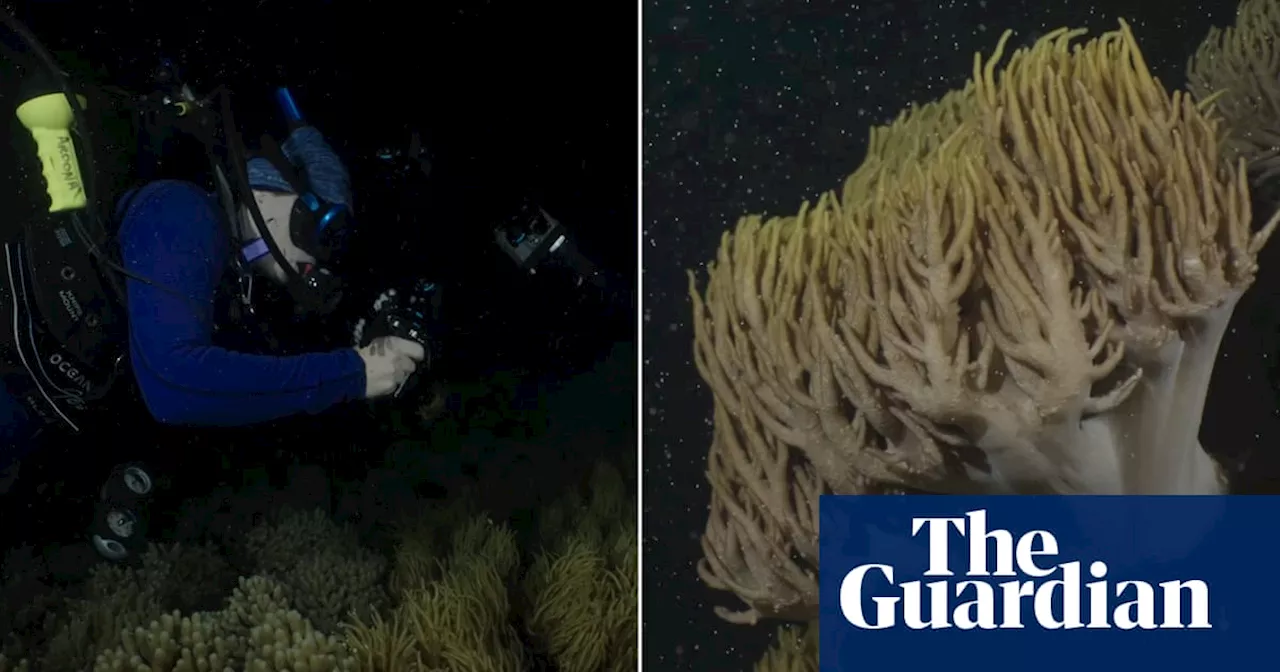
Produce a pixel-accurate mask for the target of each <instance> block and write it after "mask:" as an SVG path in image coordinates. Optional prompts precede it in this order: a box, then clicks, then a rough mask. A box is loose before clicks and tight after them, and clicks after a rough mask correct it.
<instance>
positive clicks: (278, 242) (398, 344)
mask: <svg viewBox="0 0 1280 672" xmlns="http://www.w3.org/2000/svg"><path fill="white" fill-rule="evenodd" d="M0 22H3V24H4V25H5V26H6V27H7V28H8V29H9V31H10V32H11V33H13V34H14V35H17V36H18V37H19V38H20V39H21V41H22V42H23V43H24V44H25V46H26V50H25V51H18V50H15V49H13V48H12V47H8V46H7V45H6V46H5V48H4V51H3V54H0V55H3V56H7V57H8V58H9V60H13V61H16V64H17V65H18V66H19V67H18V70H21V71H22V80H23V81H22V85H21V88H20V91H19V92H20V94H21V95H20V100H21V101H22V102H21V104H20V105H18V106H17V117H18V120H19V121H20V122H21V124H22V125H23V126H24V127H25V128H26V129H27V131H28V132H29V133H30V137H31V139H32V140H34V145H35V153H36V154H37V155H38V156H39V158H40V165H41V170H42V173H43V178H44V187H45V191H46V192H47V195H48V201H47V203H48V205H47V207H42V208H41V211H40V212H38V213H36V214H37V215H38V216H33V217H29V218H27V219H26V220H25V221H23V222H22V224H21V226H20V230H19V231H18V232H16V235H12V236H10V235H8V234H6V240H4V241H3V254H4V258H3V267H4V268H3V271H2V272H0V308H3V315H4V318H5V322H7V323H8V324H6V325H5V327H6V328H5V329H3V330H0V494H3V493H4V491H5V490H7V489H8V488H9V486H10V485H12V482H13V480H14V479H15V478H16V476H17V472H18V469H17V467H18V466H19V465H20V464H21V462H20V459H21V458H22V457H23V456H24V455H26V454H29V453H30V452H32V451H34V450H36V449H37V447H38V446H39V445H41V444H43V443H45V442H48V441H50V440H56V439H53V438H52V437H57V436H60V432H64V431H65V432H70V433H72V434H75V433H80V432H81V431H82V429H83V427H84V426H86V425H87V423H89V422H92V421H93V419H94V417H95V415H96V417H100V416H101V415H103V413H102V411H103V410H104V409H102V408H101V406H102V400H103V399H104V398H105V397H106V395H107V393H108V392H109V391H110V389H111V388H112V387H113V386H114V385H113V384H114V383H115V380H116V378H117V376H118V375H119V374H120V373H121V370H122V369H124V368H125V367H126V366H127V367H128V368H129V369H131V371H132V374H133V377H134V379H135V380H136V381H137V390H138V393H139V395H140V397H141V399H142V401H143V402H144V404H145V406H146V408H147V409H148V410H149V412H150V414H151V416H152V417H154V418H155V419H156V420H157V421H159V422H160V423H164V424H172V425H185V426H244V425H251V424H257V423H262V422H266V421H270V420H275V419H279V418H284V417H288V416H292V415H298V414H316V413H321V412H323V411H325V410H327V409H329V408H332V407H334V406H336V405H338V404H341V403H343V402H346V401H352V400H362V399H373V398H378V397H385V396H388V395H392V394H396V393H398V392H399V391H400V390H402V389H403V388H404V387H405V385H406V383H407V382H408V380H409V378H410V377H411V376H412V375H413V374H414V373H415V371H417V370H418V368H419V365H420V364H429V353H430V351H431V349H432V348H431V345H432V338H433V335H432V334H433V330H434V328H435V325H434V324H432V323H431V320H432V318H433V316H434V315H435V313H434V312H433V309H434V308H438V296H435V295H434V294H435V285H434V284H433V283H430V282H425V281H421V282H416V283H414V284H413V285H412V286H411V287H409V288H407V291H404V292H399V293H397V292H394V291H393V292H390V293H388V294H385V295H384V297H383V299H382V300H381V301H380V302H379V304H378V305H377V306H376V307H375V311H374V314H373V315H371V319H370V320H369V321H368V323H367V324H362V325H361V336H360V341H359V342H355V343H348V344H344V345H343V346H342V347H336V348H329V349H325V350H320V351H312V352H302V353H290V354H283V355H282V354H274V353H271V352H270V348H266V349H243V348H237V347H235V345H234V343H236V342H237V340H238V341H239V342H240V343H244V342H245V341H246V339H243V338H240V339H237V338H236V335H237V334H240V333H242V332H243V331H244V330H245V324H246V322H253V323H255V324H256V325H257V326H258V327H260V328H261V330H262V331H263V332H269V331H270V325H269V324H268V323H267V322H268V321H267V320H266V319H264V318H260V317H259V316H258V315H257V314H256V312H257V303H258V302H257V295H258V294H262V293H264V290H265V289H266V287H264V286H263V285H265V284H274V285H277V286H279V287H281V288H283V289H284V290H285V291H284V292H283V294H284V295H285V296H287V297H288V299H289V300H290V302H291V303H292V305H293V307H294V312H295V313H297V314H299V315H305V316H306V317H307V318H309V319H319V320H324V319H325V318H326V316H328V315H330V314H331V313H332V312H333V310H334V309H335V307H336V306H337V304H338V303H339V302H340V300H341V298H342V295H343V291H342V284H341V282H340V281H339V278H338V276H337V275H336V274H335V273H333V272H332V271H331V270H330V268H331V266H332V265H334V264H335V263H336V262H337V257H338V256H339V255H340V253H341V251H342V248H343V244H344V242H345V241H346V239H347V238H348V236H349V233H350V229H351V227H352V223H353V219H354V217H353V214H352V210H351V203H352V198H351V194H350V180H349V175H348V173H347V170H346V168H345V167H344V166H343V164H342V162H341V161H340V160H339V158H338V157H337V155H336V154H335V153H334V151H333V150H332V149H331V148H330V146H329V144H328V143H327V142H326V141H325V139H324V138H323V137H322V135H321V134H320V132H319V131H318V130H317V129H316V128H315V127H313V126H311V125H309V124H307V123H306V121H305V120H304V119H303V117H302V115H301V114H300V112H299V111H298V107H297V105H296V103H295V102H294V100H293V96H292V95H291V93H290V92H289V91H288V89H279V90H278V91H277V102H278V103H279V105H280V108H281V111H282V113H283V114H284V116H285V118H286V121H287V123H288V128H289V133H288V136H287V139H286V140H285V141H284V142H283V143H280V144H278V145H277V144H276V143H275V142H274V141H272V140H271V139H270V138H264V141H263V147H262V149H261V150H260V151H259V152H258V153H257V155H255V156H250V155H249V153H248V151H247V150H246V149H245V148H244V146H243V143H242V142H241V140H240V138H239V136H238V132H237V129H236V128H235V125H234V120H233V118H232V115H231V108H230V102H229V93H228V92H226V91H225V90H219V91H217V92H215V94H214V95H213V96H210V97H209V98H206V99H203V100H201V99H197V98H196V97H195V96H194V95H193V94H192V93H191V90H190V88H189V87H188V86H187V85H186V84H184V83H183V82H182V81H181V78H180V77H179V76H178V74H177V70H176V68H175V67H173V66H172V64H171V63H165V64H163V65H162V67H161V68H160V70H159V71H158V72H157V77H156V83H157V85H158V89H159V90H158V91H157V92H156V93H154V94H151V95H147V96H131V95H128V94H122V93H121V92H108V91H95V92H94V95H99V96H105V97H113V96H114V98H113V99H112V100H113V103H115V104H117V105H120V106H121V107H122V108H127V110H128V115H129V116H131V117H132V118H133V120H134V121H135V122H138V128H137V130H138V136H139V139H143V137H144V136H148V135H150V136H159V135H163V134H165V133H169V132H172V131H174V130H175V129H176V130H177V131H179V132H182V133H186V134H188V135H191V136H193V137H195V138H197V139H198V140H200V142H201V144H203V145H204V148H205V150H206V154H207V157H208V159H209V161H210V168H211V169H210V170H209V171H208V173H207V177H208V179H207V182H206V184H197V183H196V182H194V181H189V180H180V179H154V180H150V181H147V182H146V183H145V184H141V185H138V186H135V187H134V188H132V189H129V190H128V191H126V192H125V193H124V194H123V195H121V196H120V198H118V199H116V198H114V194H110V193H107V194H105V197H104V198H102V199H99V198H98V197H97V196H98V195H97V194H96V193H95V190H96V188H97V187H98V186H99V184H100V182H101V180H99V177H100V176H99V175H97V174H96V173H95V165H94V161H93V152H94V146H95V142H94V138H93V136H92V130H93V128H92V127H93V126H94V125H93V124H90V123H88V117H87V116H86V110H85V108H86V106H87V105H88V101H89V98H87V96H88V95H89V94H88V93H81V92H79V91H75V90H73V89H72V86H71V84H70V82H68V81H67V77H66V75H65V74H64V73H63V72H62V71H61V70H60V69H59V68H58V66H57V65H56V63H55V62H54V61H53V58H52V56H51V55H49V53H48V52H47V51H46V50H45V49H44V48H43V46H42V45H40V43H39V42H38V41H37V40H36V38H35V37H34V36H33V35H31V33H30V32H29V31H28V30H27V29H26V27H25V26H23V25H21V24H20V23H18V22H17V21H16V19H14V18H13V17H12V16H11V15H9V14H7V13H6V12H5V11H4V10H2V9H0ZM110 140H111V141H115V140H117V139H116V138H111V139H110ZM104 221H105V222H109V223H110V225H109V226H108V225H105V224H104V223H103V222H104ZM108 245H111V247H110V248H108ZM121 278H123V282H121ZM260 280H262V281H266V282H265V283H260V282H259V281H260ZM274 340H275V339H271V338H269V337H268V338H267V339H266V342H274ZM126 362H127V364H126ZM94 411H96V412H97V413H96V414H95V413H94ZM153 487H154V483H153V479H152V476H151V474H150V473H149V470H148V469H147V468H146V467H145V465H142V464H139V463H126V464H123V465H119V466H117V467H116V468H115V469H113V470H112V473H111V476H110V477H109V478H108V479H107V483H106V484H105V485H104V486H103V487H102V488H101V497H100V499H101V500H102V502H101V506H99V511H98V512H96V513H95V520H94V524H93V527H94V529H93V532H92V534H91V540H92V542H93V545H94V547H95V549H96V550H97V551H98V552H99V553H100V554H101V555H103V556H104V557H107V558H108V559H112V560H118V559H123V558H126V557H129V556H130V554H131V552H132V551H134V550H136V549H137V548H138V546H139V544H141V543H143V541H142V527H143V525H144V518H145V514H144V511H143V508H144V507H143V502H144V500H145V499H146V498H147V496H148V495H150V494H151V491H152V489H153Z"/></svg>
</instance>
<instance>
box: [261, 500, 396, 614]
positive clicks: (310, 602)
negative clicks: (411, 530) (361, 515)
mask: <svg viewBox="0 0 1280 672" xmlns="http://www.w3.org/2000/svg"><path fill="white" fill-rule="evenodd" d="M245 546H246V550H247V553H248V556H249V558H250V559H251V561H252V562H253V565H254V569H255V571H256V572H257V573H259V574H262V575H265V576H271V577H274V578H276V580H278V581H279V582H280V583H281V584H282V585H283V586H284V587H285V590H286V595H287V597H288V598H289V601H290V602H291V603H292V604H293V606H294V608H295V609H297V610H298V611H299V612H301V613H302V614H304V615H306V617H307V618H308V619H310V621H311V622H312V623H314V624H315V625H316V626H317V627H319V628H321V629H322V630H324V631H325V632H334V631H336V628H337V626H338V623H340V622H342V621H343V620H344V619H345V618H346V616H347V614H348V613H349V612H351V611H353V610H355V611H357V612H358V613H361V614H363V615H365V616H368V615H369V612H370V611H371V610H377V609H378V608H379V607H380V606H381V605H382V604H383V602H385V601H386V593H385V591H384V590H383V588H382V579H383V575H384V574H385V572H386V564H387V563H386V560H385V559H384V558H382V557H381V556H379V555H376V554H374V553H372V552H371V551H369V550H368V549H365V548H363V547H362V546H361V545H360V543H359V540H358V539H357V536H356V534H355V531H354V530H352V529H351V528H350V527H343V526H338V525H336V524H334V523H333V521H331V520H330V519H329V517H328V516H326V515H325V514H324V513H323V512H321V511H318V510H314V511H309V512H301V511H292V510H288V509H285V510H282V511H280V512H279V513H277V514H276V515H275V516H274V517H273V519H272V520H270V521H268V522H264V523H261V524H259V525H257V526H255V527H254V528H253V529H252V530H250V531H249V534H248V535H247V536H246V538H245Z"/></svg>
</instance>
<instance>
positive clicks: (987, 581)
mask: <svg viewBox="0 0 1280 672" xmlns="http://www.w3.org/2000/svg"><path fill="white" fill-rule="evenodd" d="M819 522H820V527H819V528H818V529H819V531H820V536H819V541H820V563H821V573H820V577H819V588H820V591H821V593H820V618H821V620H820V637H819V645H820V647H821V648H820V651H819V653H820V658H819V660H820V663H821V669H822V670H823V672H834V671H835V670H850V671H863V670H870V669H894V670H902V671H903V672H908V671H911V670H940V669H965V668H967V667H968V666H972V667H973V669H981V670H986V671H989V672H996V671H1000V670H1018V671H1022V670H1036V671H1037V672H1049V671H1051V670H1072V671H1073V672H1078V671H1079V670H1087V671H1088V672H1109V671H1111V670H1116V671H1123V672H1133V671H1134V670H1153V669H1154V670H1209V669H1212V670H1232V669H1245V667H1244V666H1245V665H1248V666H1249V667H1250V668H1258V667H1259V666H1274V665H1275V662H1274V661H1275V654H1274V652H1273V649H1274V642H1275V641H1276V640H1277V638H1280V582H1278V581H1277V580H1276V576H1277V573H1278V572H1280V549H1277V546H1278V545H1280V497H1083V496H1081V497H1031V496H1017V497H1015V496H1008V497H959V496H862V497H837V496H823V497H822V501H821V519H820V521H819Z"/></svg>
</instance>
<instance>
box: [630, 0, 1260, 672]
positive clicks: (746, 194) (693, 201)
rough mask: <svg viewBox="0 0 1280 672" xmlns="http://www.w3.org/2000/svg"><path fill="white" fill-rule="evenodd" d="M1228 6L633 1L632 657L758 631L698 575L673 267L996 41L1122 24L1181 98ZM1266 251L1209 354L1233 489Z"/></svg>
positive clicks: (706, 664) (1254, 409) (782, 209)
mask: <svg viewBox="0 0 1280 672" xmlns="http://www.w3.org/2000/svg"><path fill="white" fill-rule="evenodd" d="M1235 6H1236V3H1235V2H1232V1H1228V0H1211V1H1208V2H1190V1H1186V0H1170V1H1167V2H1149V1H1145V2H1137V1H1134V0H1120V1H1111V0H1107V1H1103V0H1045V1H1042V0H1034V1H1033V0H981V1H978V0H974V1H970V0H956V1H952V2H932V1H909V0H898V1H896V2H884V1H881V0H871V1H862V2H841V1H837V0H813V1H811V2H803V3H802V2H792V1H778V0H745V1H744V0H728V1H721V2H711V3H693V4H682V3H673V2H654V1H653V0H646V2H645V5H644V7H645V16H644V25H643V30H644V54H643V58H644V64H643V73H642V79H643V82H644V94H643V95H644V98H643V108H644V112H643V115H644V116H643V119H644V131H643V135H644V151H643V173H644V180H645V181H644V210H643V222H642V226H643V231H644V232H643V241H642V247H643V251H644V252H643V253H644V266H645V269H644V281H643V288H644V304H643V305H644V308H643V310H644V313H643V316H642V325H643V326H642V328H643V333H644V338H645V340H644V352H643V357H644V364H643V371H644V374H643V375H644V379H643V395H644V396H643V398H644V402H643V405H644V408H643V409H642V413H643V414H644V415H643V419H644V436H643V444H644V452H645V454H644V484H643V487H644V494H645V498H644V502H643V505H644V511H643V517H644V522H645V528H644V537H645V540H644V553H645V555H644V560H645V563H644V564H645V569H644V584H643V585H644V592H645V595H644V605H645V610H644V621H645V625H644V663H645V665H646V666H651V667H652V668H653V669H661V670H731V669H745V668H749V667H750V665H751V664H753V663H754V661H756V660H757V659H758V658H759V656H760V655H761V653H762V652H763V650H764V649H765V647H766V646H767V645H768V644H769V641H770V639H771V638H772V636H773V631H774V629H775V628H774V627H773V626H772V625H769V624H765V625H762V626H758V627H755V628H749V627H744V626H737V625H730V624H727V623H723V622H721V621H719V620H718V619H717V618H716V617H715V615H714V614H713V613H712V606H713V605H717V604H723V605H726V606H731V607H737V606H738V605H737V603H736V599H735V598H734V597H733V596H732V595H730V594H727V593H720V594H718V593H714V592H713V591H711V590H709V589H708V588H706V587H705V586H704V585H703V584H702V583H701V582H700V581H699V580H698V578H697V575H696V574H695V571H694V564H695V562H696V561H697V559H698V557H699V556H700V549H699V545H698V539H699V536H700V534H701V532H702V528H703V526H704V525H705V522H706V507H707V503H708V498H709V492H708V489H707V486H706V484H705V480H704V478H703V475H702V474H703V470H704V468H705V461H706V454H707V449H708V446H709V444H710V438H711V421H710V409H711V398H710V394H709V392H708V390H707V389H706V387H705V386H704V385H703V384H702V382H701V380H700V379H699V377H698V374H697V372H696V370H695V369H694V366H693V362H692V332H691V329H690V324H689V311H690V303H689V299H688V297H687V284H686V279H685V275H684V270H685V269H687V268H692V269H702V268H703V265H704V263H705V262H706V261H707V260H709V259H711V258H713V256H714V254H715V251H716V248H717V246H718V242H719V238H720V236H721V234H722V232H723V231H725V230H726V229H727V228H730V227H732V226H733V224H734V222H735V221H736V220H737V218H738V217H739V216H740V215H743V214H746V213H752V212H755V213H759V212H767V213H771V214H787V213H793V212H794V211H795V210H796V208H797V207H798V205H799V204H800V202H801V201H802V200H804V199H813V198H815V197H816V196H817V195H818V194H819V193H820V192H821V191H825V190H827V189H831V188H836V187H838V186H839V185H840V184H841V182H842V180H843V179H844V177H845V176H846V175H847V174H849V173H850V172H852V171H853V170H854V169H855V168H856V167H857V165H858V164H859V163H860V162H861V160H862V157H863V154H864V151H865V142H866V137H867V131H868V128H869V127H870V126H872V125H875V124H882V123H886V122H888V121H890V120H891V119H892V118H893V117H895V116H896V115H897V114H898V112H899V111H900V110H901V109H902V108H903V107H905V106H906V105H908V104H909V103H911V102H925V101H929V100H932V99H935V98H937V97H938V96H939V95H941V94H942V93H944V92H946V91H948V90H950V89H952V88H955V87H958V86H959V85H961V84H962V83H963V82H964V81H965V78H966V77H967V76H968V75H969V73H970V71H971V69H972V63H973V54H974V52H975V51H979V50H982V51H985V52H987V53H989V52H990V50H991V48H992V47H993V46H994V44H995V42H996V40H997V39H998V38H999V36H1000V33H1001V31H1003V30H1004V29H1006V28H1010V29H1014V30H1015V31H1017V32H1016V34H1015V37H1014V38H1013V42H1014V43H1029V42H1030V41H1032V40H1034V39H1035V38H1036V37H1038V36H1039V35H1041V34H1043V33H1045V32H1047V31H1048V30H1052V29H1054V28H1057V27H1061V26H1069V27H1073V28H1074V27H1085V28H1088V29H1090V32H1091V33H1092V34H1097V33H1099V32H1102V31H1105V30H1112V29H1114V28H1116V27H1117V23H1116V20H1117V18H1125V19H1126V20H1128V21H1129V22H1130V23H1131V24H1132V25H1133V29H1134V32H1135V34H1136V36H1137V38H1138V41H1139V43H1140V45H1141V47H1142V50H1143V52H1144V54H1145V56H1146V58H1147V62H1148V63H1149V64H1150V66H1151V67H1152V68H1153V70H1154V71H1155V73H1156V75H1157V76H1158V77H1159V78H1160V79H1161V81H1163V82H1164V83H1165V84H1166V85H1168V86H1181V85H1182V82H1183V73H1184V71H1185V63H1186V59H1187V58H1188V57H1189V56H1190V55H1191V54H1192V53H1193V52H1194V50H1195V48H1196V46H1197V45H1198V44H1199V42H1200V41H1201V40H1202V39H1203V37H1204V36H1205V33H1206V31H1207V30H1208V28H1209V26H1210V25H1226V24H1228V23H1230V21H1231V20H1233V18H1234V12H1235ZM1278 257H1280V245H1277V244H1275V243H1273V244H1272V245H1271V246H1269V248H1268V250H1267V251H1266V252H1264V254H1263V255H1262V258H1261V260H1260V264H1261V266H1262V270H1261V273H1260V275H1259V278H1258V281H1257V283H1256V284H1255V285H1254V287H1253V289H1252V290H1251V291H1250V292H1249V294H1247V295H1246V297H1245V299H1244V300H1242V302H1241V303H1240V305H1239V307H1238V308H1237V309H1236V312H1235V315H1234V319H1233V322H1232V329H1231V331H1230V333H1228V335H1227V336H1226V339H1225V341H1224V343H1223V345H1222V348H1221V353H1220V358H1219V362H1218V365H1217V367H1216V369H1215V376H1214V381H1213V385H1212V389H1211V393H1210V397H1209V400H1208V408H1207V409H1206V417H1205V422H1204V427H1203V428H1202V432H1201V439H1202V442H1203V443H1204V444H1205V445H1206V446H1207V447H1209V448H1210V450H1211V451H1212V452H1215V453H1218V454H1222V455H1225V456H1228V459H1227V462H1228V463H1229V464H1232V465H1233V468H1239V469H1241V470H1240V471H1239V472H1238V473H1236V474H1235V477H1236V487H1237V488H1238V489H1239V490H1241V491H1245V492H1275V491H1277V489H1278V488H1277V486H1276V481H1275V479H1276V476H1277V474H1278V473H1280V463H1278V462H1277V459H1276V451H1275V450H1274V449H1270V450H1269V448H1271V447H1272V446H1275V445H1276V443H1277V442H1280V415H1278V411H1277V404H1276V393H1275V391H1274V390H1273V389H1272V386H1271V384H1270V383H1269V379H1270V378H1271V377H1273V373H1272V369H1273V366H1274V362H1275V360H1276V356H1277V353H1278V348H1277V337H1276V331H1277V329H1276V325H1277V319H1276V314H1275V310H1274V308H1273V306H1275V305H1276V302H1277V301H1280V258H1278Z"/></svg>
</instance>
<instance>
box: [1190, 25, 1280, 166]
mask: <svg viewBox="0 0 1280 672" xmlns="http://www.w3.org/2000/svg"><path fill="white" fill-rule="evenodd" d="M1278 40H1280V1H1277V0H1244V2H1241V3H1240V7H1239V9H1238V10H1237V11H1236V20H1235V22H1234V23H1233V24H1232V25H1231V26H1228V27H1226V28H1219V27H1217V26H1213V27H1211V28H1210V29H1209V34H1208V35H1206V36H1205V38H1204V41H1203V42H1201V43H1200V46H1199V47H1198V48H1197V49H1196V52H1195V53H1194V54H1193V55H1192V56H1191V58H1190V59H1188V61H1187V89H1188V90H1189V91H1191V93H1192V94H1194V95H1195V96H1196V97H1197V98H1199V99H1200V100H1202V101H1205V102H1206V103H1212V105H1213V108H1212V113H1213V114H1215V115H1217V116H1220V117H1221V118H1222V119H1223V121H1224V122H1225V126H1226V130H1227V133H1226V138H1225V141H1224V143H1223V145H1224V147H1223V149H1224V151H1225V152H1227V155H1228V156H1229V157H1230V158H1232V159H1236V158H1243V159H1244V160H1245V161H1247V162H1248V164H1249V172H1250V177H1251V179H1252V181H1253V183H1254V185H1255V186H1257V185H1259V184H1261V183H1264V182H1267V181H1269V180H1270V179H1271V178H1274V177H1275V176H1277V175H1280V41H1278ZM1273 189H1274V187H1273Z"/></svg>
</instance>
